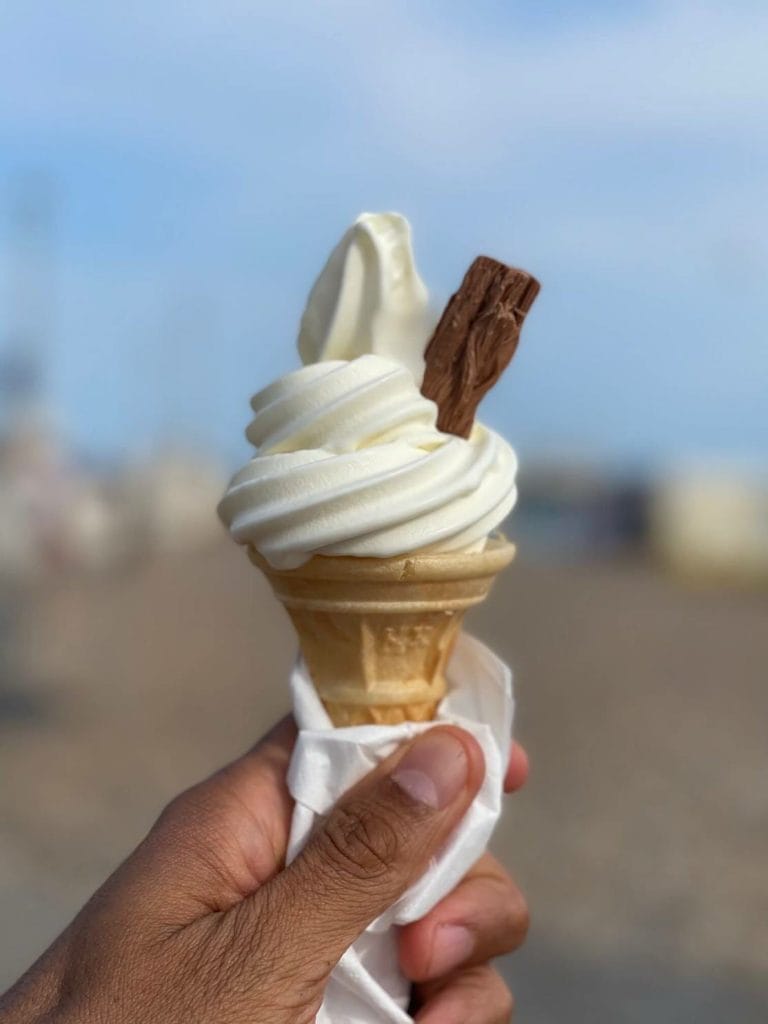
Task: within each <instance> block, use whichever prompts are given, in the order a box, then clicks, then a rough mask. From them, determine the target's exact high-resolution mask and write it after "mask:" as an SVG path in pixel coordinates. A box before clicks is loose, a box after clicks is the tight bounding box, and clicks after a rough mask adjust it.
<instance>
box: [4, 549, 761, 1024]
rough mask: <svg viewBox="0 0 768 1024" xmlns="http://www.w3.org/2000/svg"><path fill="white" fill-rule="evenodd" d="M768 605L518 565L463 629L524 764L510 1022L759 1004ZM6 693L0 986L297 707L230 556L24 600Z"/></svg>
mask: <svg viewBox="0 0 768 1024" xmlns="http://www.w3.org/2000/svg"><path fill="white" fill-rule="evenodd" d="M766 611H768V594H766V593H765V592H758V591H745V592H733V591H728V590H723V589H708V588H701V587H699V588H695V589H690V588H686V587H684V586H682V585H681V584H680V582H679V581H677V580H675V579H673V578H670V577H669V576H667V575H664V574H662V573H661V572H660V571H659V570H658V569H657V568H655V567H654V566H653V565H651V564H649V563H647V562H646V561H643V560H640V559H637V558H634V557H631V556H626V557H624V558H613V559H600V560H598V559H593V560H591V561H590V560H584V559H574V560H571V561H565V562H561V563H560V564H557V563H552V562H549V563H547V562H543V561H539V562H530V561H526V560H525V559H521V560H520V561H519V562H518V563H516V564H514V565H513V567H512V569H511V570H510V571H509V572H508V573H507V575H506V576H504V577H502V578H501V579H500V581H499V583H498V585H497V588H496V590H495V593H494V595H493V598H492V600H491V602H489V603H488V604H487V605H486V606H484V607H483V608H482V609H480V610H479V611H478V612H476V613H475V615H474V618H473V621H472V623H471V628H472V629H473V631H474V632H475V633H476V634H477V635H479V636H480V637H482V638H483V639H484V640H486V641H488V642H489V643H491V644H492V645H493V646H494V648H495V649H497V650H498V651H499V652H500V653H501V654H502V655H503V656H504V657H505V658H507V659H508V660H509V661H510V663H511V664H512V665H513V666H514V669H515V674H516V691H517V698H518V717H517V724H516V732H517V735H518V736H519V738H520V739H521V740H522V741H523V742H524V743H525V744H526V746H527V748H528V750H529V752H530V755H531V759H532V774H531V779H530V783H529V785H528V786H527V787H526V789H525V791H524V792H523V793H521V794H520V795H518V796H515V797H513V798H511V799H510V800H509V802H508V805H507V809H506V813H505V816H504V819H503V821H502V824H501V827H500V829H499V832H498V835H497V837H496V839H495V848H496V852H497V853H498V854H499V855H500V856H501V857H502V859H503V860H504V862H505V864H507V865H508V866H509V867H510V868H511V869H512V870H513V871H514V873H515V875H516V876H517V878H518V880H519V882H520V884H521V885H522V887H523V889H524V891H525V892H526V894H527V896H528V898H529V900H530V904H531V908H532V917H533V925H532V930H531V934H530V938H529V942H528V944H527V945H526V947H525V949H524V951H522V952H521V953H519V954H518V955H516V956H514V957H511V958H509V960H508V962H506V963H505V965H504V969H505V972H506V973H507V976H508V977H509V978H510V979H511V980H512V983H513V987H514V989H515V991H516V993H517V997H518V1004H519V1019H520V1020H522V1021H526V1022H529V1024H554V1022H555V1021H557V1022H559V1021H561V1020H564V1019H566V1018H567V1019H568V1020H569V1021H572V1022H579V1024H581V1022H583V1024H591V1022H594V1021H597V1020H601V1021H602V1020H605V1021H609V1020H610V1021H616V1022H618V1021H621V1022H622V1024H624V1022H626V1024H634V1022H636V1021H637V1022H640V1021H647V1020H653V1021H654V1022H655V1024H666V1022H669V1024H673V1022H678V1021H681V1020H696V1021H697V1024H710V1022H711V1024H719V1022H721V1021H723V1020H734V1021H736V1020H737V1021H739V1024H753V1022H754V1024H761V1022H763V1021H764V1020H765V1019H766V1014H768V986H766V983H765V962H766V956H765V955H766V950H767V949H768V888H766V886H765V884H764V880H765V863H766V860H767V859H768V828H766V815H767V814H768V806H767V805H766V788H765V786H764V785H763V784H762V782H763V779H764V770H765V742H766V733H765V723H766V721H768V691H767V690H766V686H765V682H766V679H765V665H766V663H768V634H767V633H766V631H765V629H764V628H763V626H764V623H765V617H766ZM18 613H19V615H18V621H17V623H16V638H17V648H16V654H17V657H18V660H17V662H16V667H15V673H14V675H13V676H8V675H4V677H3V680H2V686H1V687H0V777H2V779H3V786H2V788H1V789H0V920H2V921H3V922H4V924H3V927H2V929H0V987H2V986H3V985H4V984H7V983H10V982H11V981H12V980H13V979H14V978H15V976H16V975H17V974H18V973H19V972H20V971H21V970H22V969H23V968H24V967H25V966H27V965H28V964H29V963H30V962H31V960H32V959H33V958H34V957H35V956H36V955H37V954H38V953H39V952H40V951H41V950H42V949H43V948H44V946H45V945H46V944H47V943H48V942H49V941H50V939H51V938H52V937H53V936H54V935H55V933H56V932H57V931H58V930H59V929H60V928H61V927H63V926H64V925H65V924H66V923H67V921H68V920H69V919H70V917H71V916H72V915H73V914H74V913H75V912H76V910H77V909H78V908H79V906H80V905H81V904H82V902H83V901H84V900H85V899H86V898H87V896H88V895H89V894H90V892H91V891H92V890H93V889H94V888H95V887H96V886H97V885H98V884H99V882H100V881H101V880H102V879H103V878H104V877H105V876H106V875H107V874H108V873H109V871H110V870H111V869H112V868H114V867H115V866H116V865H117V864H118V863H119V861H120V860H121V859H122V857H123V856H125V854H126V853H127V852H128V851H129V850H130V849H131V847H132V846H133V845H134V844H135V843H136V842H137V841H138V840H139V839H140V838H141V836H142V835H143V833H144V832H145V831H146V830H147V829H148V828H149V826H150V825H151V824H152V821H153V820H154V818H155V816H156V815H157V814H158V812H159V811H160V809H161V808H162V806H163V805H164V803H165V802H166V801H167V800H168V799H170V798H171V797H172V796H173V795H174V794H175V793H176V792H177V791H178V790H180V789H181V788H182V787H184V786H187V785H189V784H191V783H193V782H194V781H195V780H196V779H199V778H200V777H202V776H203V775H205V774H206V773H208V772H210V771H212V770H213V769H215V768H216V767H217V766H218V765H220V764H222V763H223V762H225V761H226V760H228V759H230V758H232V757H234V756H236V755H237V754H238V753H239V752H240V751H242V750H243V749H245V748H246V747H247V746H248V745H249V744H250V743H252V742H253V741H254V740H255V739H256V738H257V737H258V736H259V735H260V734H261V733H262V732H263V731H264V730H265V729H266V728H267V727H268V726H269V725H270V724H271V723H272V722H274V721H275V720H276V719H277V718H278V717H279V716H280V715H282V714H283V713H284V712H285V711H286V709H287V706H288V700H287V691H286V685H285V679H286V673H287V670H288V668H289V665H290V662H291V659H292V657H293V649H294V643H293V638H292V635H291V630H290V627H289V625H288V622H287V619H286V618H285V616H284V613H283V611H282V609H280V608H279V606H278V605H277V604H276V602H275V601H274V600H273V599H272V597H271V594H270V593H269V591H268V588H267V586H266V585H265V583H264V581H263V580H262V579H261V577H260V575H259V574H258V573H257V572H256V571H254V570H253V568H252V567H251V566H250V563H248V561H247V559H246V558H245V556H244V555H243V553H242V552H241V551H239V550H236V549H235V548H234V546H233V545H230V544H228V543H225V542H224V541H222V542H221V543H215V544H212V545H209V546H207V547H204V548H202V549H198V550H196V551H190V552H188V553H187V554H179V553H172V554H167V555H164V556H162V557H154V558H152V559H149V560H146V561H144V562H143V563H139V564H137V565H136V566H134V567H133V568H132V569H131V570H130V571H126V572H122V573H120V574H117V575H114V574H111V575H90V576H80V577H76V576H75V577H68V576H66V575H65V576H62V577H61V578H60V579H58V580H57V581H56V582H55V583H53V584H51V585H49V586H48V587H47V588H46V590H45V592H44V593H43V594H41V595H38V597H37V599H35V600H34V601H33V600H29V601H27V602H25V603H23V604H22V605H21V606H20V607H19V609H18Z"/></svg>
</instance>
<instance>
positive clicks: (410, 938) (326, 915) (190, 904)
mask: <svg viewBox="0 0 768 1024" xmlns="http://www.w3.org/2000/svg"><path fill="white" fill-rule="evenodd" d="M294 740H295V727H294V726H293V723H292V722H291V720H289V719H285V720H283V721H282V722H281V723H280V724H279V725H278V726H277V727H276V728H275V729H274V730H273V731H272V732H271V733H269V734H268V735H267V736H266V737H265V738H264V739H263V740H262V741H261V742H260V743H259V744H258V745H257V746H256V747H255V748H254V749H253V750H252V751H251V752H250V753H248V754H246V755H245V756H244V757H242V758H240V760H238V761H235V762H234V763H233V764H231V765H229V766H228V767H227V768H224V769H223V770H222V771H220V772H218V773H217V774H216V775H214V776H212V777H211V778H210V779H208V780H206V781H205V782H203V783H201V784H199V785H197V786H194V787H193V788H192V789H190V790H188V791H187V792H185V793H183V794H182V795H181V796H179V797H177V798H176V799H175V800H174V801H173V802H172V803H171V804H170V805H169V806H168V807H167V808H166V810H165V811H164V812H163V814H162V815H161V816H160V819H159V820H158V822H157V823H156V825H155V826H154V828H153V829H152V831H151V832H150V833H149V835H148V836H147V838H146V839H145V840H144V841H143V842H142V843H141V845H140V846H139V847H138V848H137V849H136V850H135V851H134V853H133V854H132V855H131V856H130V857H129V858H128V860H127V861H126V862H125V863H124V864H123V865H122V866H121V867H120V868H118V870H117V871H116V872H115V873H114V875H113V876H112V877H111V878H110V879H109V880H108V881H107V882H106V883H105V885H104V886H103V887H102V888H101V889H100V890H99V891H98V892H97V893H96V894H95V896H93V897H92V899H91V900H90V901H89V903H87V904H86V906H85V907H84V908H83V910H82V911H81V912H80V914H79V915H78V916H77V917H76V918H75V920H74V921H73V922H72V924H71V925H70V926H69V928H67V930H66V931H65V932H64V933H63V934H62V935H61V936H60V937H59V939H58V940H57V941H56V942H55V943H54V945H53V946H52V947H51V948H50V949H49V950H48V951H47V952H46V953H45V954H44V955H43V957H42V958H41V959H40V960H39V961H38V962H37V964H35V965H34V967H32V968H31V970H30V971H29V972H28V973H27V974H26V975H25V976H24V977H23V978H22V979H21V981H20V982H18V983H17V985H16V986H15V987H14V988H13V989H11V991H10V992H8V993H7V994H6V996H5V997H4V998H3V999H0V1019H1V1020H2V1021H3V1022H4V1024H31V1022H46V1024H70V1022H72V1024H74V1022H78V1024H82V1022H88V1021H109V1022H110V1024H129V1022H130V1024H133V1022H135V1021H140V1020H141V1021H152V1022H153V1024H209V1022H211V1024H213V1022H217V1024H218V1022H223V1021H226V1022H227V1024H246V1022H247V1024H251V1022H253V1021H254V1020H258V1021H259V1022H260V1024H309V1022H311V1021H313V1020H314V1018H315V1015H316V1013H317V1011H318V1008H319V1006H320V1003H321V1002H322V997H323V991H324V988H325V985H326V982H327V979H328V976H329V974H330V972H331V970H332V969H333V967H334V965H335V964H336V963H337V961H338V960H339V958H340V956H341V955H342V953H343V952H344V950H345V949H346V948H347V947H348V946H349V945H351V943H352V942H353V941H354V940H355V939H356V938H357V937H358V935H360V933H361V932H362V931H363V930H364V929H365V927H366V926H367V925H368V924H369V923H370V922H371V921H373V920H374V919H375V918H376V917H378V916H379V914H381V913H382V912H383V911H384V910H385V909H386V908H387V907H388V906H389V905H390V904H391V903H392V902H394V900H395V899H397V897H398V896H400V895H401V893H403V892H404V891H405V890H406V889H407V888H408V887H409V886H410V885H411V884H412V883H413V882H414V881H415V880H416V879H417V878H418V877H419V875H420V874H421V873H422V872H423V871H424V869H425V868H426V867H427V865H428V863H429V859H430V857H431V856H433V855H434V854H435V853H436V851H438V850H439V849H440V847H441V846H442V845H443V844H444V842H445V841H446V839H447V837H448V835H449V834H450V832H451V831H452V830H453V828H454V827H455V826H456V824H457V823H458V821H459V819H460V818H461V816H462V815H463V814H464V812H465V811H466V809H467V808H468V806H469V804H470V803H471V801H472V798H473V797H474V795H475V793H476V792H477V790H478V788H479V786H480V784H481V781H482V777H483V772H484V765H483V756H482V752H481V750H480V748H479V747H478V745H477V743H476V742H475V741H474V739H473V738H472V737H471V736H470V735H469V734H467V733H466V732H463V731H462V730H459V729H456V728H454V727H451V726H439V727H436V728H434V729H431V730H430V731H429V732H427V733H424V734H422V735H421V736H420V737H418V738H417V739H415V740H414V741H412V742H411V743H410V744H407V745H404V746H403V747H402V748H400V749H399V750H398V751H397V752H396V753H395V754H393V755H392V756H391V757H390V758H388V759H387V760H386V761H384V762H383V763H382V764H381V765H379V766H378V767H377V768H376V769H375V770H374V771H373V772H372V773H371V774H370V775H368V776H367V777H366V778H365V779H363V780H362V781H361V782H360V783H359V784H358V785H356V786H354V787H353V788H352V789H351V790H350V791H349V792H348V793H346V794H345V796H344V797H343V798H342V800H341V801H340V802H339V804H338V805H337V807H336V808H335V809H334V810H333V811H332V812H331V814H330V815H329V816H328V818H327V819H326V820H325V822H324V823H323V824H322V826H321V827H320V828H318V830H317V831H316V832H315V833H314V834H313V836H312V838H311V839H310V840H309V842H308V843H307V845H306V847H305V849H304V850H303V851H302V853H301V854H300V856H299V857H297V858H296V860H294V861H293V863H292V864H290V865H289V866H288V867H285V866H284V857H285V850H286V845H287V838H288V828H289V823H290V816H291V810H292V802H291V799H290V795H289V793H288V790H287V787H286V783H285V775H286V769H287V766H288V761H289V759H290V755H291V750H292V748H293V743H294ZM525 774H526V763H525V756H524V754H523V753H522V751H521V750H520V748H516V750H515V752H513V757H512V759H511V762H510V770H509V773H508V777H507V783H508V786H509V788H515V787H516V786H517V785H520V784H522V781H524V777H525ZM525 928H526V910H525V904H524V903H523V901H522V897H521V896H520V894H519V892H518V891H517V889H516V888H515V887H514V885H513V884H512V882H511V881H510V880H509V879H508V878H507V876H506V875H505V874H504V872H503V870H502V869H501V867H500V866H499V865H498V864H496V862H495V861H493V860H492V859H491V858H490V857H484V858H482V860H481V861H480V862H479V863H478V865H477V866H476V868H475V869H474V870H473V871H472V872H470V873H469V875H468V876H467V877H466V878H465V879H464V880H463V881H462V882H461V884H460V885H459V886H458V887H457V888H456V889H455V890H454V891H453V892H452V893H451V894H449V895H448V896H447V897H446V898H445V899H444V900H443V901H442V902H441V903H440V904H439V905H438V906H437V907H435V908H434V909H433V910H432V911H431V912H430V914H428V915H427V916H426V917H425V918H424V919H423V920H421V921H418V922H415V923H414V924H412V925H409V926H408V927H406V928H404V929H403V930H402V935H401V963H402V966H403V969H404V971H405V972H406V974H407V975H408V976H409V977H410V978H412V979H413V980H414V981H416V982H418V985H417V986H416V989H415V999H416V1001H417V1003H418V1004H419V1005H420V1007H421V1009H420V1011H419V1017H418V1019H419V1020H420V1021H424V1022H437V1021H438V1020H439V1021H440V1022H442V1024H452V1022H454V1021H455V1022H457V1024H458V1022H459V1021H461V1022H462V1024H470V1022H473V1024H474V1022H476V1024H492V1022H496V1021H505V1020H507V1019H508V1018H509V1015H510V1012H511V997H510V995H509V993H508V992H507V990H506V988H505V987H504V986H503V983H502V982H501V980H500V979H499V978H498V976H497V975H495V974H494V973H493V972H492V971H491V969H490V968H489V967H488V966H486V965H485V961H487V960H488V959H489V958H490V957H492V956H495V955H497V954H499V953H502V952H506V951H508V950H511V949H512V948H514V947H515V946H517V945H518V944H519V943H520V942H521V941H522V939H523V937H524V933H525ZM478 989H481V990H482V998H481V999H478Z"/></svg>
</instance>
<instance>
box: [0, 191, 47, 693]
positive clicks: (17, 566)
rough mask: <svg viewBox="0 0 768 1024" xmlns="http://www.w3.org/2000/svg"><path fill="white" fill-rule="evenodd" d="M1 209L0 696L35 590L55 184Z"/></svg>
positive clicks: (15, 673) (15, 675)
mask: <svg viewBox="0 0 768 1024" xmlns="http://www.w3.org/2000/svg"><path fill="white" fill-rule="evenodd" d="M2 205H3V206H4V207H5V209H4V210H2V208H0V213H4V214H5V216H0V224H2V227H3V228H4V230H3V231H2V234H1V235H0V244H3V245H4V247H5V250H6V251H5V256H6V260H5V265H6V267H7V275H6V280H5V282H3V284H4V288H3V292H4V295H3V299H4V301H3V303H2V307H0V531H2V533H3V536H2V538H0V540H1V541H2V543H0V695H2V691H5V692H6V694H7V693H8V692H9V691H13V690H14V689H15V688H16V687H18V686H19V684H20V682H21V676H22V668H21V664H20V659H19V651H18V623H19V621H20V618H21V616H22V614H23V613H24V612H25V611H26V610H27V609H28V607H29V596H30V593H31V590H30V588H31V584H32V578H31V575H30V572H31V571H32V569H33V565H32V563H33V562H34V559H32V563H30V562H25V558H24V553H23V552H24V551H25V550H26V551H27V552H28V551H29V544H28V540H29V538H28V535H27V532H28V528H29V527H28V523H27V524H25V522H24V515H23V508H24V505H23V497H22V496H21V495H20V493H19V492H20V486H19V479H20V477H21V476H23V473H24V464H25V459H26V458H27V455H28V447H29V443H30V442H29V439H28V438H26V437H25V433H24V432H25V429H26V428H29V427H30V426H32V425H33V424H34V423H35V421H36V419H37V418H38V417H39V415H40V412H41V406H42V404H43V401H44V380H45V369H46V366H47V361H48V359H49V358H50V353H49V345H50V339H51V336H52V326H53V221H54V189H53V186H52V183H51V181H50V179H49V178H48V177H47V176H46V175H44V174H41V173H37V172H26V173H23V174H20V175H19V176H18V177H16V178H15V179H14V180H13V181H11V182H10V183H9V186H8V189H7V191H6V193H5V203H3V204H2ZM20 510H21V511H20ZM20 530H21V531H22V534H19V531H20ZM25 531H27V532H25ZM25 542H27V543H26V544H25Z"/></svg>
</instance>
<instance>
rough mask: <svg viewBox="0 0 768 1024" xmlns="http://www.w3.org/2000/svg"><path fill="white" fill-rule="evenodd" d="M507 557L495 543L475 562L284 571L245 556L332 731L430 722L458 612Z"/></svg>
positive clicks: (473, 557) (389, 561)
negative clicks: (279, 609)
mask: <svg viewBox="0 0 768 1024" xmlns="http://www.w3.org/2000/svg"><path fill="white" fill-rule="evenodd" d="M514 553H515V549H514V546H513V545H512V544H510V543H509V542H508V541H507V540H506V539H505V538H504V537H501V536H496V537H494V538H491V539H490V540H489V541H488V544H487V545H486V548H485V550H483V551H479V552H463V553H460V552H446V553H441V554H417V555H407V556H403V557H399V558H386V559H379V558H351V557H330V556H323V555H316V556H315V557H314V558H312V559H310V560H309V561H308V562H306V563H305V564H304V565H302V566H300V567H299V568H298V569H288V570H281V569H275V568H273V567H272V566H271V565H270V564H269V563H268V562H267V561H266V560H265V559H264V558H262V556H261V555H260V554H258V552H257V551H255V550H254V549H253V548H249V555H250V558H251V561H252V562H253V563H254V564H255V565H257V566H258V567H259V568H260V569H261V570H262V572H264V574H265V575H266V576H267V577H268V579H269V581H270V583H271V585H272V589H273V590H274V592H275V595H276V596H277V597H278V598H279V600H280V601H282V603H283V605H284V606H285V608H286V609H287V611H288V614H289V615H290V617H291V619H292V621H293V624H294V626H295V628H296V632H297V633H298V635H299V643H300V646H301V651H302V654H303V656H304V660H305V661H306V663H307V668H308V669H309V674H310V676H311V678H312V681H313V683H314V685H315V688H316V690H317V692H318V694H319V696H320V698H321V700H322V702H323V704H324V705H325V707H326V710H327V711H328V714H329V715H330V717H331V719H332V721H333V723H334V725H337V726H342V725H362V724H372V723H378V724H395V723H397V722H403V721H416V722H421V721H428V720H429V719H432V718H433V717H434V714H435V709H436V708H437V705H438V703H439V702H440V700H441V699H442V697H443V696H444V694H445V666H446V663H447V661H448V658H449V657H450V654H451V651H452V649H453V645H454V643H455V641H456V638H457V636H458V633H459V630H460V628H461V621H462V618H463V617H464V612H465V611H466V609H467V608H469V607H471V606H472V605H475V604H479V603H480V602H481V601H483V600H484V599H485V597H486V596H487V594H488V592H489V590H490V588H491V585H492V583H493V580H494V577H495V576H496V575H497V573H499V572H500V571H501V570H502V569H503V568H504V567H505V566H507V565H508V564H509V563H510V562H511V561H512V558H513V557H514Z"/></svg>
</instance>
